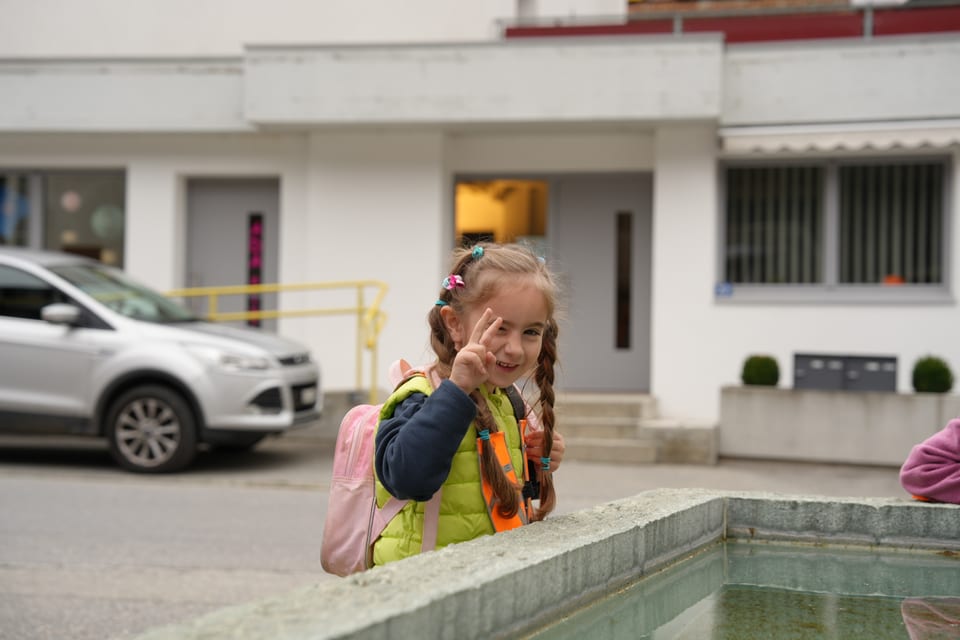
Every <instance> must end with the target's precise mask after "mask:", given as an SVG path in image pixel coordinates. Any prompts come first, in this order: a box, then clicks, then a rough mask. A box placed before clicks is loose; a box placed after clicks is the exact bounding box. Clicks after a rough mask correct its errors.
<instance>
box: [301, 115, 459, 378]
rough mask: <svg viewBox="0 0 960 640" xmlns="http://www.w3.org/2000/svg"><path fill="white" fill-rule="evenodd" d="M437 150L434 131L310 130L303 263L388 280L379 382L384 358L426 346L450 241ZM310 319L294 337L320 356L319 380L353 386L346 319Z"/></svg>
mask: <svg viewBox="0 0 960 640" xmlns="http://www.w3.org/2000/svg"><path fill="white" fill-rule="evenodd" d="M442 156H443V140H442V137H441V136H440V134H438V133H356V134H349V133H331V134H324V133H315V134H313V135H311V136H310V158H309V166H310V169H309V184H308V202H309V204H308V207H309V210H310V219H309V223H308V226H307V227H306V228H305V229H304V232H305V235H307V236H308V237H309V238H310V240H309V246H308V247H307V250H306V253H305V254H304V255H303V260H302V263H301V265H302V269H303V271H304V272H305V273H308V274H310V278H311V279H316V280H323V281H330V280H344V279H375V280H383V281H386V282H387V284H388V285H389V293H388V295H387V297H386V299H385V302H384V307H383V308H384V310H385V311H386V312H387V314H388V321H387V324H386V326H385V329H384V333H383V334H382V336H381V342H380V362H379V365H380V366H379V373H380V376H379V377H380V379H381V384H382V385H383V386H384V387H386V386H387V385H386V370H387V366H388V365H389V364H390V362H392V361H394V360H396V359H398V358H406V359H407V360H410V361H411V362H415V363H416V362H421V361H423V360H424V356H425V354H426V346H427V344H428V340H427V337H428V334H427V331H428V330H427V324H426V320H425V318H426V315H427V312H428V311H429V310H430V308H431V306H432V304H433V302H434V300H436V296H437V291H438V290H439V286H440V280H441V279H442V278H443V276H442V269H443V261H444V254H445V252H446V249H447V248H448V247H450V246H451V245H452V243H453V240H452V237H453V236H452V231H451V228H452V225H451V223H450V222H449V220H450V215H451V214H450V213H449V211H450V209H449V206H450V205H449V203H448V202H446V200H445V197H446V196H447V195H448V192H449V187H448V184H447V182H446V180H445V177H444V175H443V170H442V168H443V157H442ZM310 325H311V328H310V330H309V331H306V332H305V333H301V334H299V335H298V336H296V337H299V338H301V339H303V340H306V341H308V343H309V344H310V345H311V347H312V348H313V351H314V353H315V354H316V355H317V356H318V358H319V360H320V362H321V363H323V366H324V372H325V384H326V386H327V387H328V388H330V389H338V388H340V389H343V388H354V386H355V385H354V380H355V377H354V376H355V368H354V362H355V352H354V349H353V347H354V342H355V336H356V328H355V324H354V322H353V321H352V320H350V319H347V318H340V319H335V318H330V319H328V318H320V319H314V320H312V321H311V322H310ZM365 371H366V372H369V369H365ZM366 381H367V379H366V373H365V379H364V380H363V382H364V383H366Z"/></svg>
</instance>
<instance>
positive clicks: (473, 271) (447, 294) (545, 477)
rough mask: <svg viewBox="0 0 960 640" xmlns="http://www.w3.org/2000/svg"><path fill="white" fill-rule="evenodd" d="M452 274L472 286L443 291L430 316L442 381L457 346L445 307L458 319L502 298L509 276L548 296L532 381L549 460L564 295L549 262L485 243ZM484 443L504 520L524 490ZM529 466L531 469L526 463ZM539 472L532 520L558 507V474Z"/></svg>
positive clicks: (463, 253) (521, 249)
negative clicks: (524, 279)
mask: <svg viewBox="0 0 960 640" xmlns="http://www.w3.org/2000/svg"><path fill="white" fill-rule="evenodd" d="M478 247H479V249H478ZM449 273H450V275H451V276H460V277H461V278H462V279H463V281H464V282H466V283H467V285H466V286H463V287H452V288H449V289H448V288H446V287H444V288H443V289H442V290H441V292H440V296H439V298H438V299H437V303H436V304H435V305H434V306H433V308H432V309H431V310H430V313H429V314H428V317H427V320H428V323H429V325H430V343H431V346H432V347H433V350H434V352H435V353H436V355H437V364H436V371H437V373H438V374H439V375H440V376H441V377H442V378H448V377H449V376H450V372H451V369H452V367H453V360H454V358H455V357H456V355H457V347H456V344H455V343H454V340H453V337H452V336H451V335H450V333H449V331H448V330H447V326H446V323H445V322H444V321H443V317H442V315H441V308H442V307H443V306H447V305H449V306H450V307H451V308H452V309H453V310H454V311H455V312H457V313H458V314H464V313H465V312H466V310H467V309H474V308H477V307H478V306H479V305H482V304H484V303H485V302H486V301H488V300H490V299H491V298H493V297H494V296H495V295H496V294H497V292H498V287H500V286H501V285H502V283H503V281H504V276H526V277H529V278H531V282H532V283H533V284H534V285H535V286H536V288H537V289H539V290H540V292H541V293H542V294H543V297H544V301H545V303H546V308H547V323H546V325H547V326H546V328H545V330H544V332H543V338H542V344H541V348H540V353H539V355H538V357H537V366H536V370H535V373H534V376H533V380H534V383H535V384H536V386H537V389H538V391H539V397H538V399H537V401H536V402H534V403H533V406H532V409H531V411H533V412H534V413H535V414H536V415H537V416H538V419H539V420H538V421H539V423H540V425H541V426H542V427H543V433H544V436H543V455H544V456H546V457H549V456H550V451H551V449H552V447H553V432H554V428H555V424H556V417H555V414H554V410H553V405H554V399H555V395H554V390H553V384H554V367H555V365H556V362H557V333H558V330H557V322H556V318H555V314H556V307H557V298H558V295H559V293H558V291H559V288H558V285H557V283H556V280H555V278H554V276H553V274H552V273H551V272H550V270H549V269H548V268H547V265H546V263H545V262H544V261H543V260H542V259H541V258H539V257H537V256H536V255H535V254H534V253H533V252H532V251H531V250H530V249H529V248H527V247H525V246H523V245H518V244H505V245H503V244H491V243H480V244H477V245H474V246H473V247H469V248H467V247H464V248H460V249H457V250H456V251H454V253H453V260H452V265H451V268H450V271H449ZM470 398H471V399H472V400H473V401H474V403H475V404H476V405H477V419H476V420H477V425H478V429H479V430H482V429H487V430H489V431H490V432H491V433H493V432H495V431H497V430H498V429H497V424H496V421H495V420H494V419H493V416H492V414H491V412H490V408H489V407H488V406H487V403H486V401H485V400H484V398H483V395H482V394H481V393H480V391H479V390H474V391H473V392H472V393H471V394H470ZM522 436H523V434H521V437H522ZM481 443H482V446H481V455H480V460H481V464H480V472H481V473H482V474H483V477H484V479H485V480H486V481H487V483H488V484H489V485H490V487H491V488H492V490H493V494H494V496H495V498H496V502H497V510H498V511H499V513H500V515H502V516H504V517H507V518H509V517H512V516H514V515H516V513H517V512H518V511H519V509H520V506H521V497H520V493H519V489H520V487H518V486H516V485H515V484H514V483H513V482H511V481H510V480H509V478H508V477H507V475H506V474H505V473H504V471H503V468H502V467H501V466H500V464H499V463H498V462H497V459H496V455H495V454H494V451H493V445H492V444H490V441H489V440H481ZM524 464H528V463H527V461H526V460H524ZM537 468H538V469H539V473H540V477H539V480H540V502H539V507H538V508H537V509H535V510H534V512H533V514H531V520H533V521H537V520H542V519H543V518H545V517H546V516H547V514H549V513H550V512H551V511H552V510H553V508H554V506H555V505H556V493H555V490H554V484H553V473H552V472H551V471H549V469H541V468H540V467H537Z"/></svg>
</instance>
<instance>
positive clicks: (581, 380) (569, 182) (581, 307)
mask: <svg viewBox="0 0 960 640" xmlns="http://www.w3.org/2000/svg"><path fill="white" fill-rule="evenodd" d="M652 189H653V187H652V176H651V175H650V174H646V173H644V174H630V175H594V176H568V177H562V178H558V179H557V180H555V181H554V182H553V190H552V192H551V197H550V201H551V203H552V206H551V213H550V232H549V233H550V246H551V255H552V258H551V261H552V262H554V263H555V264H556V268H557V270H559V271H560V272H561V280H562V282H563V283H564V284H565V286H566V289H567V291H566V294H567V303H568V308H567V317H566V322H564V323H563V324H562V325H561V328H562V332H561V334H560V349H561V351H560V359H561V364H560V373H559V375H558V380H557V382H558V386H559V387H560V388H562V389H565V390H568V391H628V392H639V391H649V389H650V252H651V209H652Z"/></svg>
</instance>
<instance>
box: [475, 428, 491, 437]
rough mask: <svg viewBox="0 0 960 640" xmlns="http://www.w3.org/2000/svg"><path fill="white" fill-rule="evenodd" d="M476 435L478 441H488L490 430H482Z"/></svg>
mask: <svg viewBox="0 0 960 640" xmlns="http://www.w3.org/2000/svg"><path fill="white" fill-rule="evenodd" d="M477 435H478V436H480V439H481V440H489V439H490V429H484V430H482V431H480V432H479V433H478V434H477Z"/></svg>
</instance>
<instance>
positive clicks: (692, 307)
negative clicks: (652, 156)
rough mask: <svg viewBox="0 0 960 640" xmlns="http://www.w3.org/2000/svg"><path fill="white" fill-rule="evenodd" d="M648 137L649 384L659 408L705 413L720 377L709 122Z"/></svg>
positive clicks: (713, 406) (714, 405) (715, 398)
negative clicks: (652, 163)
mask: <svg viewBox="0 0 960 640" xmlns="http://www.w3.org/2000/svg"><path fill="white" fill-rule="evenodd" d="M654 144H655V153H656V169H655V171H654V174H653V181H654V182H653V261H652V264H653V267H652V273H653V283H652V287H651V290H652V296H653V300H652V304H651V312H652V319H651V336H650V344H651V365H650V381H651V389H650V391H651V393H652V394H654V395H655V396H657V399H658V401H659V404H660V409H661V412H663V414H664V415H667V416H672V417H681V416H682V417H689V418H696V419H711V418H712V417H715V416H716V415H717V413H718V412H719V387H718V386H717V381H718V379H721V378H722V377H723V365H722V360H721V361H718V359H717V358H716V354H717V353H718V352H719V351H720V350H721V349H722V348H723V347H722V344H721V343H723V342H725V341H726V340H727V338H726V336H725V335H724V333H723V332H722V331H717V330H716V328H715V327H714V326H713V324H712V319H713V317H714V315H715V309H714V305H713V284H712V283H713V269H714V264H715V255H716V250H717V224H716V209H717V180H716V171H717V163H716V139H715V129H714V127H713V126H711V125H703V126H699V127H695V126H691V127H661V128H659V129H657V132H656V136H655V138H654Z"/></svg>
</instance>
